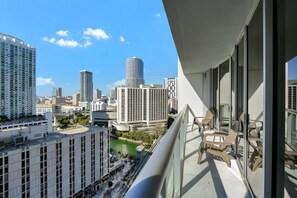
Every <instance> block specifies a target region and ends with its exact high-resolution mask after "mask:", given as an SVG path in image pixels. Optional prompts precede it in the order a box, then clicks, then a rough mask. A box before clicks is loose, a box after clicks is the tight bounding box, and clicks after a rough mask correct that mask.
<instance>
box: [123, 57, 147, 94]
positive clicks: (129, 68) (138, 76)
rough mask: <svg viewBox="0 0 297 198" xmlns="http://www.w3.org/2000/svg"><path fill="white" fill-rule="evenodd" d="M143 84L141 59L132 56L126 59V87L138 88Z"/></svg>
mask: <svg viewBox="0 0 297 198" xmlns="http://www.w3.org/2000/svg"><path fill="white" fill-rule="evenodd" d="M141 84H144V79H143V61H142V60H141V59H139V58H136V57H132V58H127V60H126V87H133V88H138V87H139V85H141Z"/></svg>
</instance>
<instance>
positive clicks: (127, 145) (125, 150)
mask: <svg viewBox="0 0 297 198" xmlns="http://www.w3.org/2000/svg"><path fill="white" fill-rule="evenodd" d="M137 146H138V144H136V143H133V142H128V141H125V140H119V139H113V138H111V139H110V148H111V149H112V150H113V151H115V153H116V154H118V152H119V151H120V152H121V153H122V154H128V155H130V156H132V157H136V147H137Z"/></svg>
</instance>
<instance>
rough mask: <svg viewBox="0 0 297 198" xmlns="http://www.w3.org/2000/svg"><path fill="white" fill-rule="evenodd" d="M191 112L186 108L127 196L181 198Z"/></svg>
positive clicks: (157, 147) (132, 197)
mask: <svg viewBox="0 0 297 198" xmlns="http://www.w3.org/2000/svg"><path fill="white" fill-rule="evenodd" d="M189 113H191V114H192V115H193V113H192V111H191V109H190V108H189V106H188V105H186V106H185V107H184V108H183V110H182V111H181V113H180V114H179V115H178V117H177V118H176V119H175V121H174V123H173V124H172V125H171V127H170V128H169V129H168V131H167V133H166V134H165V135H164V137H163V138H162V140H161V141H160V142H159V143H158V145H157V146H156V148H155V149H154V150H153V154H152V156H151V157H150V159H149V160H148V161H147V163H146V165H145V166H144V167H143V169H142V171H141V172H140V173H139V175H138V176H137V178H136V180H135V181H134V183H133V184H132V186H131V187H130V189H129V191H128V192H127V193H126V195H125V197H127V198H134V197H142V198H145V197H181V189H182V180H183V170H184V169H183V167H184V158H185V141H186V132H187V126H188V120H189V119H188V118H189Z"/></svg>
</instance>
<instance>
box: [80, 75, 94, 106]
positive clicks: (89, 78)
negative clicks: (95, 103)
mask: <svg viewBox="0 0 297 198" xmlns="http://www.w3.org/2000/svg"><path fill="white" fill-rule="evenodd" d="M92 100H93V73H92V72H89V71H86V70H83V71H80V102H91V101H92Z"/></svg>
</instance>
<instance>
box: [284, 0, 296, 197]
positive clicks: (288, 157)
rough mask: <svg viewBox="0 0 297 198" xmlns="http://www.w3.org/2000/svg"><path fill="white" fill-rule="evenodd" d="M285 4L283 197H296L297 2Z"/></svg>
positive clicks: (285, 2) (286, 2)
mask: <svg viewBox="0 0 297 198" xmlns="http://www.w3.org/2000/svg"><path fill="white" fill-rule="evenodd" d="M284 4H285V17H284V18H285V61H286V64H285V65H284V67H285V68H286V83H285V86H286V87H285V90H286V95H285V98H286V104H285V108H286V111H285V116H286V117H285V118H286V120H285V142H284V144H285V145H284V146H285V153H284V162H283V163H284V166H285V167H284V197H296V195H297V36H296V35H297V15H296V10H297V1H292V0H290V1H283V5H284Z"/></svg>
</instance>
